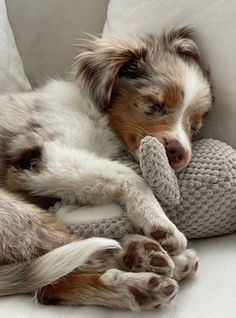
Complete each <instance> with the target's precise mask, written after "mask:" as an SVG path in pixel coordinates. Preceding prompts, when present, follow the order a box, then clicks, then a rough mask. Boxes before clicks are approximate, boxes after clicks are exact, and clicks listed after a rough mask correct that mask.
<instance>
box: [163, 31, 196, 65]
mask: <svg viewBox="0 0 236 318" xmlns="http://www.w3.org/2000/svg"><path fill="white" fill-rule="evenodd" d="M193 33H194V30H193V29H192V28H190V27H188V26H186V27H182V28H178V29H174V30H172V31H170V32H169V33H167V34H164V35H163V36H162V43H163V44H164V47H165V49H167V50H169V51H170V52H173V53H177V54H179V55H181V56H183V57H188V58H193V59H194V60H195V61H196V62H197V63H199V64H200V54H199V49H198V47H197V45H196V43H195V42H194V40H193V37H192V36H193Z"/></svg>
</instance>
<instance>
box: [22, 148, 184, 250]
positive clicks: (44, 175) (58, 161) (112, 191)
mask: <svg viewBox="0 0 236 318" xmlns="http://www.w3.org/2000/svg"><path fill="white" fill-rule="evenodd" d="M42 160H43V162H44V164H45V165H46V166H45V168H42V170H41V171H38V170H37V171H36V172H34V171H27V172H26V173H25V172H23V173H19V175H18V182H19V183H20V184H21V187H23V188H26V189H28V190H29V191H31V192H33V193H34V194H38V195H46V196H55V197H59V198H61V199H64V200H66V201H67V202H68V203H72V204H73V203H75V202H76V201H77V202H78V201H79V202H80V203H83V204H104V203H108V202H118V203H120V204H121V205H125V207H126V210H127V213H128V217H129V218H130V220H131V221H132V222H133V224H134V225H135V226H137V227H138V228H141V229H142V230H143V231H144V233H145V235H147V236H149V237H150V238H154V239H156V240H157V241H159V242H160V243H161V245H162V246H163V248H164V249H165V250H167V251H168V252H169V253H170V254H172V255H176V254H179V253H180V252H181V251H182V250H184V249H185V248H186V243H187V241H186V238H185V237H184V235H183V234H182V233H181V232H180V231H178V229H177V228H176V226H175V225H174V224H173V223H172V222H171V221H170V220H169V219H168V217H167V216H166V215H165V213H164V211H163V210H162V208H161V206H160V204H159V203H158V201H157V200H156V198H155V196H154V195H153V193H152V191H151V189H150V187H149V186H148V185H147V183H146V182H145V181H144V180H143V179H142V178H141V177H140V176H138V175H137V174H136V173H135V172H134V171H133V170H132V169H130V168H129V167H126V166H125V165H123V164H121V163H119V162H115V161H111V160H108V159H103V158H99V157H97V156H96V155H94V154H91V153H89V152H87V151H83V150H77V149H74V148H67V147H65V146H63V148H62V147H61V146H60V145H58V144H53V143H51V144H49V145H46V146H45V149H44V150H43V153H42Z"/></svg>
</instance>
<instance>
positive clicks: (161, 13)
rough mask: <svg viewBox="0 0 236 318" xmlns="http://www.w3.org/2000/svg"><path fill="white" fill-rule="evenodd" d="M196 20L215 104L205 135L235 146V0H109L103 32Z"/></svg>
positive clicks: (143, 29)
mask: <svg viewBox="0 0 236 318" xmlns="http://www.w3.org/2000/svg"><path fill="white" fill-rule="evenodd" d="M183 25H192V26H193V27H194V28H195V29H196V30H197V33H196V39H197V42H198V44H199V46H200V49H201V51H202V52H203V57H204V59H205V60H206V62H207V63H208V64H209V65H210V70H211V77H212V81H213V85H214V95H215V97H216V101H215V105H214V108H213V110H212V111H211V113H210V115H209V117H208V118H207V121H206V123H205V126H204V127H205V128H203V134H202V136H204V137H208V138H209V137H213V138H216V139H219V140H222V141H226V142H227V143H229V144H231V145H232V146H233V147H234V148H236V1H235V0H228V1H225V0H215V1H212V0H205V1H203V0H201V1H199V0H189V1H186V0H178V1H177V0H168V1H167V0H129V1H127V0H110V3H109V7H108V14H107V21H106V24H105V27H104V31H103V33H104V35H107V34H112V33H121V32H122V33H125V34H126V33H127V32H129V31H132V32H137V33H139V34H142V33H145V32H150V31H151V32H160V31H162V30H163V29H167V30H168V29H170V28H171V27H173V26H183Z"/></svg>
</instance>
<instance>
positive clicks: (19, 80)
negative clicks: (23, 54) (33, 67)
mask: <svg viewBox="0 0 236 318" xmlns="http://www.w3.org/2000/svg"><path fill="white" fill-rule="evenodd" d="M30 89H31V86H30V84H29V81H28V79H27V78H26V76H25V74H24V70H23V64H22V61H21V58H20V56H19V54H18V51H17V48H16V43H15V39H14V36H13V33H12V30H11V27H10V24H9V22H8V18H7V12H6V6H5V1H4V0H0V93H5V92H18V91H26V90H30Z"/></svg>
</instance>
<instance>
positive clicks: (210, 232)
mask: <svg viewBox="0 0 236 318" xmlns="http://www.w3.org/2000/svg"><path fill="white" fill-rule="evenodd" d="M139 150H140V164H138V163H136V162H134V161H133V159H132V158H131V157H130V155H125V156H124V158H122V162H124V163H127V165H128V166H130V167H131V168H133V169H134V170H135V171H136V172H137V173H138V174H141V175H142V176H143V177H144V179H145V180H146V181H147V182H148V183H149V185H150V187H151V188H152V190H153V193H154V194H155V196H156V198H157V199H158V200H159V202H160V203H161V205H162V207H163V209H164V211H165V213H166V214H167V216H168V217H169V218H170V220H171V221H172V222H173V223H175V225H176V226H177V227H178V229H179V230H180V231H182V232H183V233H184V234H185V235H186V237H187V238H203V237H211V236H218V235H223V234H228V233H232V232H234V231H236V150H234V149H233V148H232V147H230V146H228V145H226V144H225V143H223V142H220V141H217V140H213V139H202V140H200V141H195V142H194V143H193V156H192V160H191V162H190V164H189V165H188V167H187V168H186V169H185V170H183V171H182V172H180V173H178V174H177V175H176V174H175V173H174V171H173V169H172V168H171V167H170V165H169V163H168V159H167V156H166V153H165V149H164V147H163V145H162V144H161V143H160V142H159V141H158V140H157V139H156V138H154V137H150V136H148V137H145V138H144V139H143V140H142V142H141V145H140V149H139ZM62 208H63V203H60V204H56V205H55V207H54V212H58V213H57V214H58V216H59V217H60V209H62ZM69 227H70V229H71V230H72V231H73V232H74V233H77V234H79V235H82V236H84V237H90V236H103V237H107V238H115V239H120V238H122V237H123V236H124V235H125V234H127V233H134V232H135V230H134V228H133V226H132V224H131V222H130V221H129V220H128V218H127V216H126V212H125V211H123V214H120V216H116V217H109V216H108V218H104V219H102V220H97V221H96V220H95V221H94V220H93V221H88V222H84V223H82V224H80V223H77V224H72V225H71V224H70V225H69Z"/></svg>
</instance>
